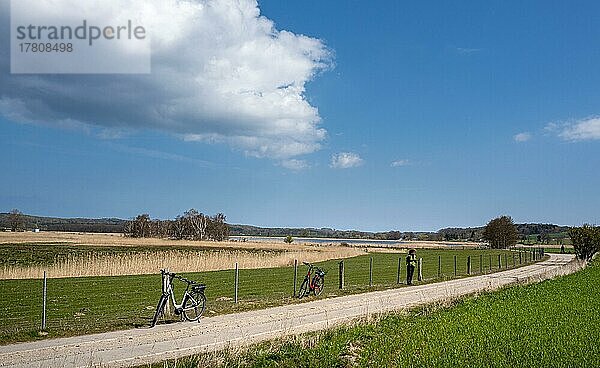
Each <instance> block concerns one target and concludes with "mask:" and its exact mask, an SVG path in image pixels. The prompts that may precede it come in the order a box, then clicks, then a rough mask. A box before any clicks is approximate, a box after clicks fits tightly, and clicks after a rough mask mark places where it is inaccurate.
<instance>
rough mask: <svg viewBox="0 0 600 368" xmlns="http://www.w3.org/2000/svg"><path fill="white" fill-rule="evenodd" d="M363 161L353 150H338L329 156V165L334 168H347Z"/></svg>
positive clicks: (358, 164)
mask: <svg viewBox="0 0 600 368" xmlns="http://www.w3.org/2000/svg"><path fill="white" fill-rule="evenodd" d="M363 163H364V160H363V159H362V158H360V156H359V155H358V154H356V153H353V152H340V153H337V154H334V155H332V156H331V167H332V168H334V169H349V168H351V167H357V166H360V165H362V164H363Z"/></svg>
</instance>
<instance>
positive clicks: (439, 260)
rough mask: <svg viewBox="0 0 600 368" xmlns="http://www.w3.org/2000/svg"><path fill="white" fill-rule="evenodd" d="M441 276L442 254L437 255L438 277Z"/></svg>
mask: <svg viewBox="0 0 600 368" xmlns="http://www.w3.org/2000/svg"><path fill="white" fill-rule="evenodd" d="M440 277H442V256H441V255H438V278H440Z"/></svg>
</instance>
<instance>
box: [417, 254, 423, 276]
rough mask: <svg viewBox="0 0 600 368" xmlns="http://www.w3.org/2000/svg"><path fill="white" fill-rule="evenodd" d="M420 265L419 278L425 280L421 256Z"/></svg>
mask: <svg viewBox="0 0 600 368" xmlns="http://www.w3.org/2000/svg"><path fill="white" fill-rule="evenodd" d="M418 266H419V278H418V280H419V281H423V258H419V263H418Z"/></svg>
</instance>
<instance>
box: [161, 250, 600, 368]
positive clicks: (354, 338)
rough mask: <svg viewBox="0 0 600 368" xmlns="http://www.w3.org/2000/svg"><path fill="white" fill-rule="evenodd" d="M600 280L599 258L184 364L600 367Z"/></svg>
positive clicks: (183, 363)
mask: <svg viewBox="0 0 600 368" xmlns="http://www.w3.org/2000/svg"><path fill="white" fill-rule="evenodd" d="M598 285H600V262H598V261H595V262H593V263H592V264H591V265H590V266H589V267H588V268H586V269H584V270H582V271H580V272H578V273H575V274H572V275H568V276H564V277H561V278H558V279H554V280H548V281H544V282H541V283H538V284H533V285H528V286H515V287H510V288H506V289H503V290H500V291H497V292H493V293H488V294H485V295H482V296H479V297H469V298H466V299H463V300H461V301H456V302H454V303H453V305H452V306H450V307H435V306H426V307H422V308H417V309H415V310H413V311H411V312H409V313H408V314H403V315H400V314H390V315H387V316H383V317H380V318H379V319H378V320H377V321H376V322H371V323H367V322H359V323H357V324H355V325H354V326H349V327H340V328H337V329H334V330H330V331H326V332H321V333H311V334H305V335H301V336H299V337H289V338H286V339H282V340H275V341H271V342H266V343H262V344H259V345H255V346H253V347H251V348H249V349H248V350H246V351H243V352H237V353H236V352H227V351H225V352H218V353H212V354H207V355H201V356H197V357H192V358H187V359H185V360H179V361H178V362H177V367H180V368H192V367H204V366H207V365H208V366H228V367H232V366H242V367H313V366H320V367H346V366H358V367H507V368H508V367H511V368H512V367H598V362H600V343H599V341H600V322H598V316H600V298H598ZM160 366H161V367H163V366H164V367H171V366H173V364H172V363H169V364H165V365H162V364H161V365H160ZM157 367H158V365H157Z"/></svg>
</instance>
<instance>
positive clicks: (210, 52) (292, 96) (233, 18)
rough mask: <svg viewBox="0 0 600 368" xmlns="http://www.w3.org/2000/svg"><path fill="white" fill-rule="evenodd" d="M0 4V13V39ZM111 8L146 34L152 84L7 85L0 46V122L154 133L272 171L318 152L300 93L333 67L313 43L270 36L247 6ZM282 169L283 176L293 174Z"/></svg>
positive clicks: (314, 123)
mask: <svg viewBox="0 0 600 368" xmlns="http://www.w3.org/2000/svg"><path fill="white" fill-rule="evenodd" d="M44 1H45V0H44ZM94 1H97V0H94ZM7 3H8V2H6V1H5V2H2V3H0V34H3V35H4V34H8V31H9V29H8V27H9V24H10V22H9V14H8V13H9V7H8V6H7V5H6V4H7ZM44 3H45V2H44ZM63 3H64V4H67V3H68V1H66V0H65V1H61V0H55V1H52V6H53V9H54V11H56V12H57V13H59V14H60V13H61V12H62V11H63V10H64V13H65V14H67V15H65V16H69V17H73V16H74V14H73V11H70V10H69V9H67V8H66V5H64V4H63ZM61 4H62V5H61ZM119 4H120V5H119V7H118V9H119V11H120V12H121V13H122V14H121V16H120V17H121V18H123V17H126V16H127V15H128V14H135V16H136V17H139V18H141V21H142V23H143V24H146V25H147V28H148V29H149V33H150V36H151V40H152V73H151V74H147V75H134V74H123V75H109V74H107V75H74V74H73V75H51V74H48V75H11V74H9V73H7V72H6V71H7V70H9V65H10V63H9V55H8V50H9V49H10V48H9V46H8V41H9V40H8V37H1V40H0V67H1V68H2V70H4V72H2V73H1V74H0V114H1V115H3V116H4V117H6V118H8V119H9V120H12V121H15V122H30V123H40V124H51V125H57V126H64V125H83V126H88V127H93V129H98V130H99V131H108V132H111V131H117V132H121V131H133V132H135V131H136V130H140V129H151V130H157V131H162V132H166V133H168V134H173V135H175V136H178V137H181V138H182V139H185V140H187V141H199V142H211V143H223V144H228V145H231V146H232V147H234V148H235V149H238V150H241V151H243V152H245V153H246V154H248V155H251V156H255V157H267V158H272V159H276V160H279V161H280V162H284V161H285V160H289V159H291V158H293V157H295V156H299V155H303V154H309V153H311V152H314V151H316V150H318V149H320V147H321V142H322V141H323V140H324V139H325V137H326V131H325V129H323V128H322V127H321V126H320V124H321V118H320V116H319V112H318V110H317V108H316V107H314V106H312V105H311V104H310V103H309V102H308V100H307V98H306V96H305V86H306V83H307V82H309V81H311V80H312V79H313V78H314V77H315V76H316V75H317V74H318V73H319V72H321V71H324V70H327V69H328V68H330V67H331V65H332V61H331V59H332V56H331V52H330V50H329V49H328V48H327V47H326V46H325V45H324V43H323V42H322V41H321V40H319V39H317V38H312V37H308V36H304V35H301V34H297V33H293V32H291V31H286V30H278V29H277V28H276V27H275V24H274V22H273V21H271V20H270V19H268V18H266V17H264V16H262V15H261V14H260V9H259V7H258V3H257V1H256V0H123V1H121V2H120V3H119ZM61 6H65V9H61ZM290 162H294V161H288V163H287V164H284V165H283V166H286V167H289V166H296V167H297V166H300V164H299V162H295V163H294V164H291V163H290Z"/></svg>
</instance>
